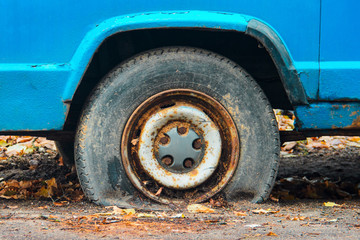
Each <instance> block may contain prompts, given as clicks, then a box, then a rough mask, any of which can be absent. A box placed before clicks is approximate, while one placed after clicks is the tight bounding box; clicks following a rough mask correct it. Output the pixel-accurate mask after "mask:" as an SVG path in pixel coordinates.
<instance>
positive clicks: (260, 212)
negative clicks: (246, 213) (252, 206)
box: [252, 208, 279, 214]
mask: <svg viewBox="0 0 360 240" xmlns="http://www.w3.org/2000/svg"><path fill="white" fill-rule="evenodd" d="M252 212H253V213H255V214H267V213H269V214H274V213H278V212H279V211H274V210H271V209H270V208H269V209H267V210H264V209H256V210H252Z"/></svg>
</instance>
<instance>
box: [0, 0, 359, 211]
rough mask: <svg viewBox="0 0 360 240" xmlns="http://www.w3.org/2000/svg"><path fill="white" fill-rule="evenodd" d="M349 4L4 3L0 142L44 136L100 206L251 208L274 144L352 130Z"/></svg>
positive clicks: (354, 69)
mask: <svg viewBox="0 0 360 240" xmlns="http://www.w3.org/2000/svg"><path fill="white" fill-rule="evenodd" d="M359 8H360V2H359V1H355V0H348V1H334V0H327V1H325V0H312V1H304V0H293V1H285V0H276V1H274V0H254V1H246V0H236V1H235V0H228V1H218V0H207V1H203V0H192V1H187V0H183V1H177V0H173V1H165V0H154V1H144V0H133V1H125V0H107V1H97V0H86V1H84V0H78V1H69V0H63V1H43V0H33V1H20V0H12V1H1V2H0V33H1V34H0V46H1V47H0V96H1V97H0V112H1V115H0V123H1V124H0V134H2V135H9V134H11V135H15V134H17V135H33V136H46V137H47V138H49V139H53V140H55V141H56V142H57V145H58V147H59V149H60V151H61V153H62V155H63V156H65V157H66V158H65V159H67V162H68V164H71V163H72V161H74V160H75V161H74V162H75V164H76V168H77V172H78V176H79V179H80V182H81V185H82V188H83V190H84V192H85V194H86V195H87V197H88V198H89V199H90V200H92V201H94V202H96V203H98V204H102V205H118V206H143V204H144V203H147V202H149V201H155V202H158V203H162V204H187V203H194V202H202V201H205V200H207V199H209V198H211V197H213V196H215V195H217V194H220V195H222V196H223V197H224V198H225V199H227V200H229V201H236V200H239V199H242V198H244V199H249V200H251V201H253V202H262V201H264V200H266V199H267V197H268V196H269V193H270V191H271V188H272V186H273V184H274V181H275V178H276V174H277V170H278V163H279V149H280V142H283V141H287V140H298V139H304V138H305V137H308V136H321V135H359V134H360V131H359V130H360V79H359V78H360V77H359V76H360V48H359V46H358V45H359V42H360V31H359V29H360V21H359V17H358V9H359ZM273 109H284V110H289V111H293V112H294V114H295V116H296V129H295V130H294V131H291V132H279V130H278V128H277V123H276V120H275V117H274V113H273Z"/></svg>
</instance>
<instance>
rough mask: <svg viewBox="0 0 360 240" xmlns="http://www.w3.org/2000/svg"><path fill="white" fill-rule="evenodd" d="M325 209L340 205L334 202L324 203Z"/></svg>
mask: <svg viewBox="0 0 360 240" xmlns="http://www.w3.org/2000/svg"><path fill="white" fill-rule="evenodd" d="M324 206H325V207H339V206H340V205H339V204H336V203H334V202H324Z"/></svg>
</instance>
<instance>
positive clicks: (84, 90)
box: [64, 29, 291, 131]
mask: <svg viewBox="0 0 360 240" xmlns="http://www.w3.org/2000/svg"><path fill="white" fill-rule="evenodd" d="M164 46H190V47H197V48H202V49H206V50H210V51H213V52H216V53H218V54H221V55H223V56H225V57H227V58H229V59H231V60H233V61H235V62H236V63H238V64H239V65H240V66H242V67H243V68H244V69H245V70H247V72H248V73H249V74H250V75H251V76H252V77H253V78H254V79H255V80H256V81H257V83H258V84H259V85H260V87H261V88H262V90H263V91H264V92H265V94H266V96H267V97H268V99H269V101H270V103H271V105H272V107H273V108H281V109H291V104H290V102H289V99H288V97H287V95H286V93H285V90H284V87H283V85H282V83H281V80H280V77H279V74H278V72H277V69H276V67H275V65H274V63H273V61H272V59H271V57H270V55H269V53H268V52H267V51H266V49H265V48H264V47H263V46H262V45H261V43H259V42H258V41H257V40H256V39H254V38H252V37H250V36H248V35H245V34H244V33H241V32H235V31H220V30H219V31H217V30H215V31H214V30H204V29H149V30H134V31H129V32H123V33H118V34H115V35H112V36H110V37H109V38H107V39H106V40H105V41H104V42H103V43H102V44H101V45H100V46H99V48H98V49H97V51H96V52H95V54H94V55H93V58H92V60H91V62H90V63H89V66H88V68H87V70H86V72H85V73H84V75H83V78H82V80H81V83H80V84H79V86H78V88H77V90H76V93H75V95H74V97H73V99H72V102H71V107H70V110H69V113H68V117H67V120H66V123H65V125H64V130H69V131H73V130H75V128H76V125H77V121H78V118H79V114H80V112H81V109H82V106H83V104H84V102H85V101H86V99H87V96H88V95H89V93H90V92H91V90H92V89H93V88H94V86H95V85H96V84H97V83H98V82H99V81H100V80H101V79H102V78H103V77H104V76H105V75H106V74H107V73H108V72H109V71H110V70H111V69H113V68H114V67H116V66H117V65H118V64H119V63H121V62H123V61H124V60H126V59H128V58H130V57H132V56H134V55H135V54H138V53H140V52H143V51H146V50H149V49H153V48H158V47H164Z"/></svg>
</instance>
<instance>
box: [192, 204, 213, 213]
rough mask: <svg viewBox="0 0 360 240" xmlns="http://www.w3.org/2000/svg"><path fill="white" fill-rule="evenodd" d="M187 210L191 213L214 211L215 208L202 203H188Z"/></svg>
mask: <svg viewBox="0 0 360 240" xmlns="http://www.w3.org/2000/svg"><path fill="white" fill-rule="evenodd" d="M187 210H188V211H189V212H191V213H214V212H215V210H214V209H212V208H209V207H206V206H204V205H202V204H190V205H188V206H187Z"/></svg>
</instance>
